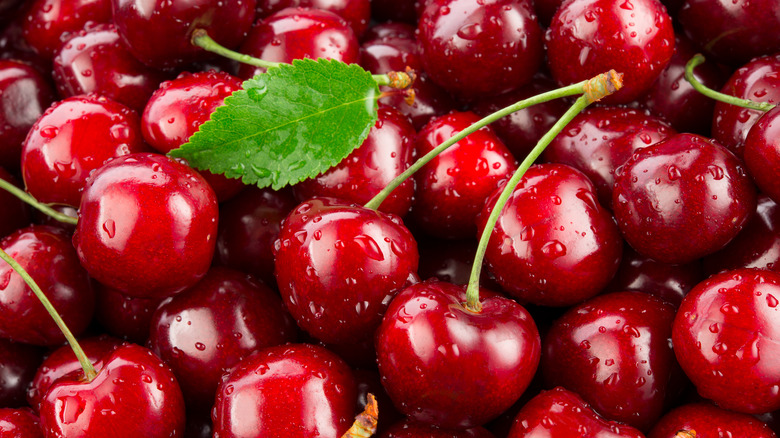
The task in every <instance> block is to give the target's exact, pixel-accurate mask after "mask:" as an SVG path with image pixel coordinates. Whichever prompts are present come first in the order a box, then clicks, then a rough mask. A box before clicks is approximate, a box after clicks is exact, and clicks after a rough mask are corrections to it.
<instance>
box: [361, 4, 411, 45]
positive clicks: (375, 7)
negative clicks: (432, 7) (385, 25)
mask: <svg viewBox="0 0 780 438" xmlns="http://www.w3.org/2000/svg"><path fill="white" fill-rule="evenodd" d="M421 3H422V2H419V1H417V0H402V1H397V0H393V1H391V0H371V16H372V17H373V18H374V19H375V20H377V21H379V22H386V21H387V22H401V24H410V25H414V24H417V7H418V5H419V4H421ZM369 30H370V28H369ZM366 39H368V38H366Z"/></svg>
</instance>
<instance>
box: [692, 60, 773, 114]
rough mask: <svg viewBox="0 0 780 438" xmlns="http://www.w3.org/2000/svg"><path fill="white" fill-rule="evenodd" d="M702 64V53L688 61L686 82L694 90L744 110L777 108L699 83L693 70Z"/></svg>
mask: <svg viewBox="0 0 780 438" xmlns="http://www.w3.org/2000/svg"><path fill="white" fill-rule="evenodd" d="M702 63H704V55H702V54H701V53H697V54H696V55H694V56H693V58H691V59H690V60H689V61H688V63H687V64H685V80H686V81H688V82H689V83H690V84H691V86H692V87H693V89H694V90H696V91H698V92H699V93H701V94H703V95H705V96H707V97H709V98H710V99H715V100H717V101H718V102H723V103H728V104H731V105H736V106H739V107H742V108H747V109H752V110H758V111H769V110H771V109H772V108H774V107H775V105H774V104H773V103H769V102H753V101H752V100H747V99H742V98H739V97H735V96H729V95H728V94H724V93H721V92H719V91H715V90H713V89H711V88H709V87H707V86H706V85H704V84H702V83H701V82H699V80H698V79H696V78H695V77H694V76H693V69H694V68H696V67H698V66H699V65H701V64H702Z"/></svg>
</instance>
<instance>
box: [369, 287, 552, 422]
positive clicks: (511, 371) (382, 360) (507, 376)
mask: <svg viewBox="0 0 780 438" xmlns="http://www.w3.org/2000/svg"><path fill="white" fill-rule="evenodd" d="M465 302H466V292H465V287H462V286H456V285H454V284H451V283H444V282H441V281H437V280H429V281H425V282H422V283H417V284H415V285H413V286H410V287H408V288H407V289H405V290H404V291H403V292H401V293H400V294H398V296H396V297H395V298H394V299H393V301H392V302H391V303H390V307H389V308H388V309H387V313H386V314H385V317H384V319H383V320H382V325H381V326H380V327H379V329H378V330H377V333H376V341H375V342H376V351H377V363H378V365H379V374H380V375H381V376H382V385H383V386H384V387H385V389H386V390H387V393H388V395H390V398H391V399H392V400H393V403H394V404H395V406H396V408H398V410H399V411H401V412H402V413H404V414H406V415H407V416H409V417H410V418H412V419H414V420H417V421H421V422H424V423H428V424H435V425H437V426H439V427H443V428H449V429H467V428H470V427H474V426H479V425H482V424H484V423H486V422H488V421H489V420H491V419H493V418H495V417H497V416H498V415H499V414H501V413H502V412H503V411H504V410H506V409H507V408H509V407H510V406H512V404H513V403H514V402H515V401H517V399H518V398H520V396H521V395H522V394H523V391H525V389H526V388H527V387H528V384H529V382H530V381H531V378H532V377H533V375H534V373H535V372H536V367H537V366H538V364H539V353H540V341H539V332H538V331H537V329H536V325H535V324H534V321H533V319H532V318H531V315H530V314H529V313H528V312H527V311H526V310H525V309H524V308H523V307H522V306H521V305H519V304H517V303H516V302H514V301H512V300H510V299H508V298H505V297H503V296H500V295H498V294H496V293H493V292H490V291H488V290H486V289H482V290H480V303H481V304H482V311H481V312H478V313H477V312H472V311H470V310H468V309H466V308H465V307H464V305H463V303H465Z"/></svg>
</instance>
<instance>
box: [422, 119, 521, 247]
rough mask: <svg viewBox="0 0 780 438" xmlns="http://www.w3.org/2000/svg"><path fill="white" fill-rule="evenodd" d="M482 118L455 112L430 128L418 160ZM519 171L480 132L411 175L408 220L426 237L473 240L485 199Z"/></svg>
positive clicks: (494, 140)
mask: <svg viewBox="0 0 780 438" xmlns="http://www.w3.org/2000/svg"><path fill="white" fill-rule="evenodd" d="M479 119H480V118H479V116H477V115H476V114H474V113H472V112H453V113H450V114H448V115H446V116H442V117H439V118H436V119H433V120H431V121H430V122H428V124H427V125H425V127H424V128H423V129H422V131H420V133H419V135H418V136H417V142H416V145H415V149H416V153H417V156H418V157H422V156H423V155H425V154H427V153H428V152H430V151H431V150H433V149H434V148H436V147H437V146H439V145H440V144H442V143H444V142H445V141H446V140H449V139H450V138H451V137H452V136H453V135H455V134H457V133H459V132H461V131H463V130H464V129H466V128H467V127H469V126H470V125H471V124H473V123H475V122H476V121H478V120H479ZM515 169H517V163H516V161H515V158H514V157H513V156H512V153H511V152H509V149H507V147H506V146H505V145H504V143H503V142H502V141H501V140H500V139H499V138H498V137H497V136H496V134H495V133H493V131H491V130H490V129H489V128H488V129H480V130H479V131H477V132H474V133H473V134H471V135H469V136H468V137H466V138H464V139H463V140H461V141H459V142H457V143H455V144H454V145H452V146H450V148H449V149H447V150H446V151H444V152H442V153H440V154H439V155H437V156H436V157H435V158H434V159H432V160H431V161H430V162H428V164H426V165H425V166H424V167H423V168H422V169H420V170H418V171H417V172H416V173H415V174H414V179H415V181H416V183H417V188H416V194H415V200H414V205H413V207H412V212H411V219H412V221H413V222H414V223H415V225H416V226H417V227H418V228H419V229H420V230H421V231H424V232H425V233H426V234H428V235H430V236H433V237H439V238H447V239H462V238H467V237H473V236H475V235H476V231H477V227H476V225H475V224H474V220H475V218H476V216H477V214H479V212H480V211H481V210H482V207H483V206H484V205H485V199H486V198H487V197H488V196H489V195H490V194H491V193H493V191H494V190H495V189H496V187H498V186H499V184H500V183H501V182H502V181H504V180H506V179H509V178H510V177H511V176H512V174H513V173H514V171H515Z"/></svg>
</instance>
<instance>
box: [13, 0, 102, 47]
mask: <svg viewBox="0 0 780 438" xmlns="http://www.w3.org/2000/svg"><path fill="white" fill-rule="evenodd" d="M111 16H112V14H111V0H35V2H33V4H32V6H31V7H30V10H29V11H28V12H27V16H26V17H25V20H24V28H23V29H24V39H25V40H27V42H28V43H29V44H30V46H32V47H33V48H34V49H35V51H36V52H38V53H39V54H40V55H41V56H43V57H44V58H47V59H49V60H51V59H52V58H54V55H55V54H56V52H57V50H59V48H60V47H61V46H62V44H63V43H64V42H65V41H66V40H68V39H69V38H70V37H71V36H73V34H75V33H76V32H78V31H80V30H81V29H83V28H84V27H85V25H89V24H97V23H109V22H110V21H111Z"/></svg>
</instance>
